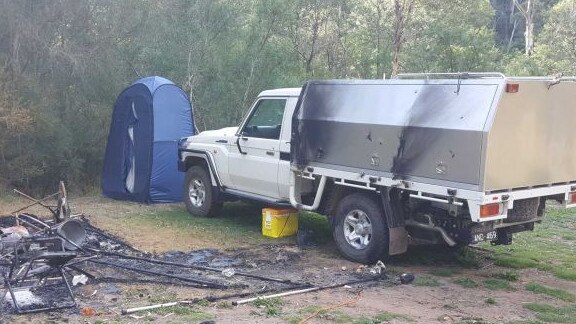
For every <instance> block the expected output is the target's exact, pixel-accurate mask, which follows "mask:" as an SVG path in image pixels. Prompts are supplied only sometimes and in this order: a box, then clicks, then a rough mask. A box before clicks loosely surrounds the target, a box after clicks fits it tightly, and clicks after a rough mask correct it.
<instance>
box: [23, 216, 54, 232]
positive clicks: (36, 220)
mask: <svg viewBox="0 0 576 324" xmlns="http://www.w3.org/2000/svg"><path fill="white" fill-rule="evenodd" d="M22 216H26V218H28V219H29V220H33V221H34V222H36V223H37V224H40V225H42V226H44V228H45V229H48V228H50V225H48V224H46V223H44V222H43V221H41V220H39V219H37V218H34V217H32V216H30V215H26V214H22V215H18V216H16V218H17V219H19V220H22ZM24 222H25V223H27V224H29V225H30V221H28V222H26V221H24Z"/></svg>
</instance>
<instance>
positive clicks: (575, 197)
mask: <svg viewBox="0 0 576 324" xmlns="http://www.w3.org/2000/svg"><path fill="white" fill-rule="evenodd" d="M568 203H569V204H570V205H572V204H576V191H574V192H571V193H569V194H568Z"/></svg>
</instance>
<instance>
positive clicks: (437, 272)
mask: <svg viewBox="0 0 576 324" xmlns="http://www.w3.org/2000/svg"><path fill="white" fill-rule="evenodd" d="M428 272H429V273H430V274H431V275H434V276H438V277H452V276H454V275H455V274H457V273H458V271H456V270H452V269H446V268H435V269H432V270H430V271H428Z"/></svg>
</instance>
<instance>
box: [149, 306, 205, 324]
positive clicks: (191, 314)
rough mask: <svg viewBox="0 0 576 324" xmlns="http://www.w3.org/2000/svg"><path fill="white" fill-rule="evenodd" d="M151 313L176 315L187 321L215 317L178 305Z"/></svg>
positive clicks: (193, 308) (190, 307) (157, 309)
mask: <svg viewBox="0 0 576 324" xmlns="http://www.w3.org/2000/svg"><path fill="white" fill-rule="evenodd" d="M150 312H152V313H154V314H157V315H167V314H174V315H178V316H179V317H180V318H181V319H182V320H186V321H203V320H209V319H212V318H213V316H212V315H211V314H208V313H206V312H203V311H201V310H198V309H197V308H195V307H192V306H184V305H176V306H171V307H162V308H156V309H153V310H151V311H150Z"/></svg>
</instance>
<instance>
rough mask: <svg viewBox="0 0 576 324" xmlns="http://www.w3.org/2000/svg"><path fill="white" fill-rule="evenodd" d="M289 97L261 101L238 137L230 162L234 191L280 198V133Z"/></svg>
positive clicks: (255, 106)
mask: <svg viewBox="0 0 576 324" xmlns="http://www.w3.org/2000/svg"><path fill="white" fill-rule="evenodd" d="M286 101H287V99H286V98H261V99H259V100H258V101H257V102H256V103H255V105H254V108H253V109H252V112H251V114H250V115H249V117H248V118H247V119H246V121H245V122H244V123H243V125H242V127H241V128H240V131H239V133H238V134H237V139H236V140H237V143H236V148H237V150H236V151H234V150H232V152H231V154H230V156H229V159H228V173H229V175H230V182H231V183H232V188H233V189H238V190H242V191H245V192H249V193H253V194H257V195H262V196H267V197H271V198H278V196H279V192H278V167H279V164H280V151H279V150H280V132H281V130H282V119H283V116H284V109H285V108H286Z"/></svg>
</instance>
